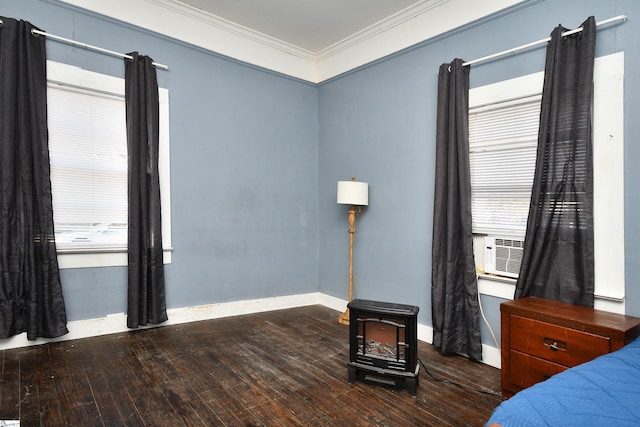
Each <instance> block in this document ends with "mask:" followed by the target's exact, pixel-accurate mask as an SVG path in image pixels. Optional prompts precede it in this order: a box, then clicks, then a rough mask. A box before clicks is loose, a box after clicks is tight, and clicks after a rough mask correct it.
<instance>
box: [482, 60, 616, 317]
mask: <svg viewBox="0 0 640 427" xmlns="http://www.w3.org/2000/svg"><path fill="white" fill-rule="evenodd" d="M623 73H624V54H623V53H622V52H620V53H616V54H612V55H608V56H604V57H600V58H596V63H595V69H594V110H593V115H594V119H593V149H594V152H593V164H594V238H595V287H596V289H595V293H596V297H601V298H604V299H609V300H613V301H623V299H624V295H625V280H624V173H623V166H624V157H623V142H624V138H623V117H624V116H623V96H624V93H623V77H624V76H623ZM543 79H544V73H535V74H531V75H527V76H523V77H519V78H515V79H511V80H507V81H503V82H498V83H495V84H490V85H486V86H482V87H478V88H474V89H472V90H470V92H469V139H470V142H469V157H470V164H471V187H472V188H471V192H472V215H473V232H474V247H475V248H476V252H475V257H476V263H477V264H478V267H479V269H480V270H481V271H483V270H484V266H485V263H486V262H487V260H486V259H485V248H486V244H485V237H486V236H488V237H495V236H497V237H505V236H506V237H513V238H514V239H523V238H524V234H525V231H526V221H527V216H528V210H529V202H530V196H531V183H532V182H533V173H534V167H535V155H536V146H537V131H538V121H539V108H540V107H539V105H540V99H541V92H542V84H543ZM512 252H514V250H511V252H510V253H512ZM489 261H491V260H489ZM493 261H494V262H498V260H493ZM506 276H508V275H506ZM512 294H513V292H512V291H511V295H512ZM498 296H503V295H498ZM614 311H615V310H614Z"/></svg>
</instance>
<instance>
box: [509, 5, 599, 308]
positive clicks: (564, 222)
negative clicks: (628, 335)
mask: <svg viewBox="0 0 640 427" xmlns="http://www.w3.org/2000/svg"><path fill="white" fill-rule="evenodd" d="M582 27H583V31H582V32H579V33H576V34H572V35H569V36H562V33H563V32H565V31H567V29H566V28H564V27H562V26H558V27H556V28H555V29H554V31H553V32H552V34H551V41H550V43H549V46H548V47H547V58H546V64H545V77H544V87H543V91H542V108H541V112H540V130H539V134H538V152H537V158H536V170H535V175H534V181H533V189H532V193H531V206H530V208H529V219H528V222H527V232H526V236H525V244H524V253H523V261H522V266H521V268H520V275H519V278H518V282H517V284H516V292H515V298H521V297H525V296H536V297H540V298H546V299H551V300H556V301H562V302H566V303H570V304H576V305H583V306H588V307H593V299H594V296H593V292H594V264H593V262H594V255H593V251H594V249H593V245H594V243H593V159H592V157H593V148H592V129H591V117H592V104H593V65H594V57H595V45H596V23H595V19H594V17H590V18H589V19H587V20H586V21H585V22H584V24H582Z"/></svg>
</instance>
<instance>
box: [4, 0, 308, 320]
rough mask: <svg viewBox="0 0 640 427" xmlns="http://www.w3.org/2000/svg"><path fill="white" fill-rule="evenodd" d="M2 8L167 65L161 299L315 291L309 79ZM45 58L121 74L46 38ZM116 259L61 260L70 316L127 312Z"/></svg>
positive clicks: (29, 3) (57, 12)
mask: <svg viewBox="0 0 640 427" xmlns="http://www.w3.org/2000/svg"><path fill="white" fill-rule="evenodd" d="M0 14H2V15H4V16H8V17H12V18H17V19H24V20H28V21H30V22H32V23H33V24H34V25H36V26H39V27H40V28H41V29H43V30H45V31H47V32H50V33H52V34H55V35H59V36H63V37H67V38H73V39H76V40H79V41H82V42H85V43H89V44H94V45H97V46H101V47H105V48H108V49H111V50H114V51H119V52H130V51H133V50H137V51H139V52H140V53H142V54H146V55H149V56H151V57H152V58H154V60H155V61H156V62H160V63H163V64H166V65H168V66H169V67H170V69H169V71H162V70H158V72H157V75H158V80H159V84H160V86H162V87H166V88H168V89H169V92H170V114H171V120H170V129H171V197H172V212H171V215H172V226H173V242H172V243H173V249H174V250H173V263H172V264H171V265H167V266H166V270H165V271H166V284H167V289H166V293H167V305H168V307H169V308H175V307H186V306H195V305H200V304H211V303H218V302H226V301H236V300H245V299H252V298H263V297H271V296H280V295H292V294H299V293H306V292H317V291H318V207H317V187H318V186H317V176H318V160H317V135H318V130H317V129H318V125H317V117H318V114H317V88H316V87H315V86H314V85H311V84H307V83H303V82H300V81H297V80H294V79H291V78H288V77H283V76H281V75H276V74H274V73H269V72H266V71H264V70H261V69H256V68H254V67H250V66H247V65H245V64H241V63H238V62H235V61H231V60H229V59H227V58H223V57H220V56H219V55H215V54H212V53H210V52H206V51H204V50H201V49H196V48H193V47H191V46H188V45H186V44H183V43H178V42H176V41H173V40H170V39H168V38H165V37H158V36H157V35H156V34H152V33H150V32H145V31H140V30H139V29H136V28H134V27H131V26H128V25H123V24H120V23H118V22H115V21H113V20H105V19H103V18H101V17H98V16H96V15H94V14H90V13H83V12H82V11H79V10H78V9H75V8H70V7H65V6H61V5H60V4H59V3H55V2H49V1H37V0H21V1H16V0H0ZM47 51H48V57H49V59H52V60H55V61H59V62H64V63H68V64H72V65H78V66H81V67H83V68H86V69H89V70H93V71H98V72H102V73H106V74H111V75H115V76H119V77H123V76H124V65H123V60H120V59H118V58H112V57H110V56H105V55H103V54H99V53H93V52H91V51H88V50H86V49H81V48H72V47H70V46H69V45H66V44H61V43H58V42H54V41H47ZM126 277H127V273H126V268H124V267H119V268H92V269H73V270H63V271H62V274H61V279H62V284H63V292H64V296H65V302H66V306H67V314H68V317H69V320H78V319H87V318H95V317H101V316H104V315H106V314H109V313H121V312H124V311H126Z"/></svg>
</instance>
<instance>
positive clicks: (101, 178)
mask: <svg viewBox="0 0 640 427" xmlns="http://www.w3.org/2000/svg"><path fill="white" fill-rule="evenodd" d="M47 97H48V99H47V103H48V126H49V152H50V162H51V186H52V193H53V214H54V223H55V232H56V245H57V247H58V248H59V249H81V248H82V249H97V248H126V247H127V140H126V137H127V135H126V123H125V104H124V98H122V97H119V96H112V95H106V94H103V93H99V92H94V91H88V90H81V89H76V88H73V87H68V86H59V85H50V86H49V88H48V92H47Z"/></svg>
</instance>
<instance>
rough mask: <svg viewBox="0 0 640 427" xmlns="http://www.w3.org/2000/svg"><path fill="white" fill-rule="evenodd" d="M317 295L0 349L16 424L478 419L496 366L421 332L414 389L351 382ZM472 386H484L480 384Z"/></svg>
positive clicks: (5, 397) (8, 410)
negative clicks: (285, 304) (234, 313)
mask: <svg viewBox="0 0 640 427" xmlns="http://www.w3.org/2000/svg"><path fill="white" fill-rule="evenodd" d="M338 314H339V313H337V312H335V311H333V310H331V309H328V308H326V307H322V306H311V307H302V308H295V309H290V310H281V311H274V312H268V313H261V314H253V315H247V316H238V317H230V318H224V319H217V320H208V321H202V322H194V323H187V324H181V325H174V326H165V327H160V328H154V329H147V330H140V331H132V332H127V333H121V334H114V335H107V336H102V337H95V338H86V339H81V340H74V341H63V342H58V343H51V344H46V345H39V346H34V347H28V348H20V349H12V350H4V351H2V352H0V353H1V354H0V357H1V363H2V366H1V372H0V420H6V419H20V420H21V426H39V425H41V426H66V425H73V426H103V425H104V426H121V425H125V426H481V425H483V423H484V422H485V421H486V420H487V419H488V417H489V415H490V414H491V411H492V410H493V409H494V408H495V407H496V406H497V405H498V404H499V403H500V402H501V401H502V398H501V397H499V393H500V371H499V370H497V369H495V368H492V367H489V366H487V365H484V364H481V363H475V362H471V361H469V360H467V359H465V358H463V357H458V356H449V357H445V356H443V355H441V354H439V353H438V352H437V351H436V350H435V349H434V347H433V346H431V345H429V344H427V343H424V342H420V345H419V348H418V356H419V358H420V359H421V360H422V361H423V362H424V365H426V367H427V368H428V371H429V373H430V374H432V375H433V376H434V377H436V378H438V379H443V380H446V381H452V382H455V383H457V384H458V385H453V384H449V383H446V382H440V381H435V380H434V379H433V378H432V377H430V376H429V375H428V374H427V372H425V370H424V367H422V368H421V371H420V377H419V380H420V381H419V386H418V391H417V396H416V397H415V398H414V397H411V395H410V394H409V393H408V392H407V391H405V390H402V389H395V388H392V387H387V386H381V385H378V384H373V383H369V382H362V381H356V382H354V383H353V384H352V385H349V384H348V381H347V379H348V372H347V362H348V359H349V344H348V327H346V326H343V325H340V324H338V322H337V320H336V319H337V316H338ZM475 390H482V391H484V392H485V393H481V392H478V391H475Z"/></svg>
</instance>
